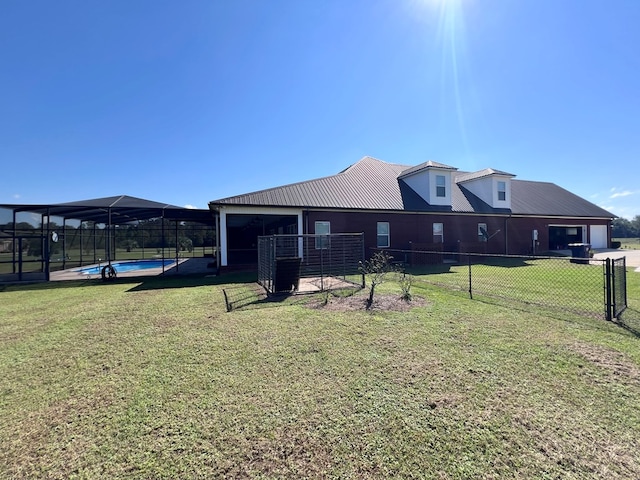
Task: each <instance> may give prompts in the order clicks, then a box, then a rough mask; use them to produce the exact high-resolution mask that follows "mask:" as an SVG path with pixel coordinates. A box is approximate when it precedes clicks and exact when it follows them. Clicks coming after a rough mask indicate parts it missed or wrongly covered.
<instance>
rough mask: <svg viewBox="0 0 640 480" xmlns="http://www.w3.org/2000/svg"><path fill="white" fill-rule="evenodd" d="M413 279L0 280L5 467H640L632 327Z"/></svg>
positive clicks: (123, 473) (200, 470)
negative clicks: (397, 303)
mask: <svg viewBox="0 0 640 480" xmlns="http://www.w3.org/2000/svg"><path fill="white" fill-rule="evenodd" d="M443 275H444V273H443ZM639 278H640V275H639V274H635V273H632V272H630V274H629V285H628V289H629V290H628V296H629V299H630V307H631V308H630V311H629V312H628V318H629V319H630V320H634V319H637V318H638V315H640V304H639V303H640V282H639V280H638V279H639ZM424 280H425V279H424V278H423V277H420V276H418V277H416V279H415V283H414V286H413V289H412V292H413V293H414V295H417V296H420V297H422V298H424V299H425V300H426V302H423V305H421V306H418V307H415V308H414V309H412V310H409V311H404V312H392V311H380V310H374V311H373V312H367V311H364V310H361V311H348V312H341V311H336V310H330V309H327V308H318V307H317V303H318V300H319V299H318V297H311V296H305V297H295V298H290V299H285V300H283V301H280V302H264V303H259V304H254V305H248V306H246V307H244V308H239V309H236V310H233V311H231V312H230V313H227V312H226V310H225V303H224V297H223V292H222V289H223V288H225V289H230V290H234V291H236V292H237V291H241V290H246V291H247V292H251V291H252V284H250V283H248V279H247V278H243V277H241V276H235V277H234V276H226V277H222V278H221V279H215V278H205V279H202V278H188V277H187V278H178V277H174V278H167V279H145V280H144V281H133V280H128V279H120V280H118V281H116V282H114V283H107V284H104V283H101V282H100V281H85V282H71V283H62V282H57V283H49V284H41V285H32V286H14V287H1V286H0V445H1V446H2V448H0V478H128V479H129V478H145V479H146V478H154V479H155V478H221V477H227V478H247V477H248V478H283V477H285V478H438V479H440V478H621V479H628V478H639V477H640V409H639V408H638V399H639V398H640V337H639V335H640V334H639V333H638V330H637V329H635V328H633V327H632V328H629V327H628V328H623V327H621V326H619V325H617V324H614V323H609V322H605V321H603V320H598V319H593V318H586V317H584V318H583V317H568V316H564V317H560V316H558V318H554V317H551V316H544V315H541V314H540V313H536V312H535V309H532V311H529V312H526V311H523V310H522V309H519V308H518V309H516V308H508V307H507V308H505V307H503V306H498V305H495V304H491V303H488V302H485V301H481V300H469V299H468V298H465V297H464V296H463V295H460V294H459V293H457V294H454V293H450V292H448V291H447V290H444V289H440V288H438V287H435V286H432V285H429V284H427V283H426V282H425V281H424ZM220 281H224V282H225V283H224V284H218V283H216V282H220ZM397 292H398V287H397V285H395V284H394V283H392V282H388V283H385V284H383V285H382V286H381V287H380V294H384V293H387V294H394V295H395V294H397ZM331 301H332V297H330V298H329V302H331ZM628 325H631V326H633V322H632V321H630V322H628Z"/></svg>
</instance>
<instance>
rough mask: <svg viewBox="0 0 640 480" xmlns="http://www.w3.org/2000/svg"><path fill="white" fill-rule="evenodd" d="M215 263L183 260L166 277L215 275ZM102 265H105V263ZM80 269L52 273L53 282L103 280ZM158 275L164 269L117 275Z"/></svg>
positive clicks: (168, 268)
mask: <svg viewBox="0 0 640 480" xmlns="http://www.w3.org/2000/svg"><path fill="white" fill-rule="evenodd" d="M212 262H213V259H212V258H181V259H180V260H179V261H178V265H172V266H171V267H165V269H164V275H196V274H202V275H206V274H209V275H215V273H216V270H215V269H214V268H209V264H211V263H212ZM101 265H105V263H104V262H103V263H102V264H101ZM92 266H97V264H95V265H85V266H83V267H82V268H87V267H92ZM79 268H80V267H76V268H73V269H69V270H61V271H59V272H51V275H50V279H51V281H62V280H89V279H101V278H102V277H101V275H100V274H99V273H98V274H92V275H87V274H85V273H81V272H77V271H75V270H78V269H79ZM158 275H162V267H158V268H145V269H144V270H132V271H129V272H119V273H118V274H117V276H118V278H129V277H155V276H158Z"/></svg>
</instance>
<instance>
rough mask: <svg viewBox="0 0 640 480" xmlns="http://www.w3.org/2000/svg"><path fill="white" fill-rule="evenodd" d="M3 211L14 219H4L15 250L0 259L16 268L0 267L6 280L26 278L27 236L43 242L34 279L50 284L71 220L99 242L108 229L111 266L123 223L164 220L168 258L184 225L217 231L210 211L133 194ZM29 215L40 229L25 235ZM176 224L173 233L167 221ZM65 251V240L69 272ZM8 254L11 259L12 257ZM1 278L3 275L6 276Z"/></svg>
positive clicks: (8, 206) (2, 222) (106, 246)
mask: <svg viewBox="0 0 640 480" xmlns="http://www.w3.org/2000/svg"><path fill="white" fill-rule="evenodd" d="M0 211H4V213H5V217H6V216H7V214H8V216H9V218H8V219H7V218H4V219H3V218H2V217H0V227H2V228H0V230H3V231H4V235H3V240H4V241H5V243H6V244H7V247H6V248H5V250H10V252H7V251H5V252H4V254H3V256H4V259H3V261H0V262H1V263H0V267H2V264H4V266H5V267H6V266H7V264H10V268H9V272H7V271H6V270H7V269H6V268H5V269H2V268H0V272H4V273H5V277H12V278H9V279H16V280H24V279H25V278H24V275H23V271H22V263H23V258H22V254H23V252H24V244H25V239H26V238H27V237H28V238H29V239H30V240H31V241H33V240H35V241H36V242H37V241H40V245H41V247H40V249H41V252H42V253H41V255H40V258H39V262H40V268H39V272H34V273H39V274H40V275H29V277H30V278H31V277H36V279H44V280H48V279H49V273H50V271H51V260H52V259H51V255H50V253H51V251H52V249H51V246H52V244H54V243H57V241H59V235H60V232H59V231H58V230H59V229H60V230H61V232H62V234H64V232H67V226H68V224H69V222H76V223H79V224H80V225H81V226H83V224H85V225H86V224H90V225H91V228H92V229H93V235H94V237H93V238H94V241H95V238H96V235H95V232H96V228H98V226H99V225H101V226H103V227H102V232H103V248H104V260H105V261H106V262H110V261H111V260H112V259H113V258H112V257H113V252H115V248H114V238H115V235H114V234H115V230H116V228H117V227H118V226H121V225H137V224H138V223H139V222H141V221H148V220H152V219H159V220H160V221H159V225H160V226H161V235H162V242H163V248H162V250H163V251H162V256H164V254H165V252H164V243H165V239H170V238H172V236H173V235H175V243H174V245H175V246H176V255H177V250H178V239H177V235H178V227H179V224H180V223H181V222H194V223H198V224H202V225H205V226H207V227H208V228H214V227H215V223H214V217H213V215H212V213H211V212H210V211H209V210H199V209H188V208H183V207H178V206H175V205H170V204H166V203H160V202H154V201H151V200H145V199H141V198H136V197H131V196H127V195H119V196H114V197H105V198H96V199H90V200H82V201H77V202H68V203H58V204H0ZM25 215H27V216H28V217H29V219H30V220H31V222H33V224H34V228H33V230H32V231H30V232H29V235H25V233H24V232H23V231H21V230H20V229H19V228H18V225H19V224H20V223H21V222H20V221H19V220H18V218H19V217H24V216H25ZM52 218H56V219H62V225H55V226H54V225H53V224H52V222H51V219H52ZM38 219H39V221H38ZM167 221H169V222H167ZM171 222H173V225H174V226H175V228H173V232H172V231H170V230H169V229H168V228H167V223H171ZM23 223H28V222H23ZM36 227H37V228H36ZM78 230H79V232H80V235H81V236H82V234H83V232H86V234H89V235H91V231H90V229H87V228H79V229H78ZM9 241H10V246H9ZM81 243H82V240H81ZM64 249H65V243H64V242H63V243H62V246H61V250H62V251H61V255H62V256H61V266H62V268H65V267H66V265H65V264H66V263H67V262H66V259H67V254H66V252H65V251H64ZM7 254H9V255H8V256H7ZM94 256H95V249H94ZM92 260H94V259H93V258H91V259H89V261H92ZM36 262H37V261H36ZM79 263H80V264H83V259H82V249H81V250H80V261H79ZM1 276H2V275H1V274H0V277H1ZM13 277H15V278H13ZM38 277H39V278H38ZM30 278H29V279H30Z"/></svg>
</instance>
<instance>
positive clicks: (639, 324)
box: [617, 307, 640, 338]
mask: <svg viewBox="0 0 640 480" xmlns="http://www.w3.org/2000/svg"><path fill="white" fill-rule="evenodd" d="M617 324H618V325H620V327H621V328H624V329H625V330H626V331H628V332H629V333H631V334H633V335H635V336H636V337H638V338H640V311H638V310H636V309H635V308H628V307H627V309H626V310H625V311H624V312H623V313H622V315H621V316H620V319H619V320H618V322H617Z"/></svg>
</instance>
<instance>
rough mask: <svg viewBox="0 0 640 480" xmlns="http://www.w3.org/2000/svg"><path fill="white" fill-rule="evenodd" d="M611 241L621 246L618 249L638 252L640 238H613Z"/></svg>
mask: <svg viewBox="0 0 640 480" xmlns="http://www.w3.org/2000/svg"><path fill="white" fill-rule="evenodd" d="M613 240H614V241H618V242H620V243H621V244H622V245H621V246H620V248H626V249H631V250H640V238H614V239H613Z"/></svg>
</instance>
